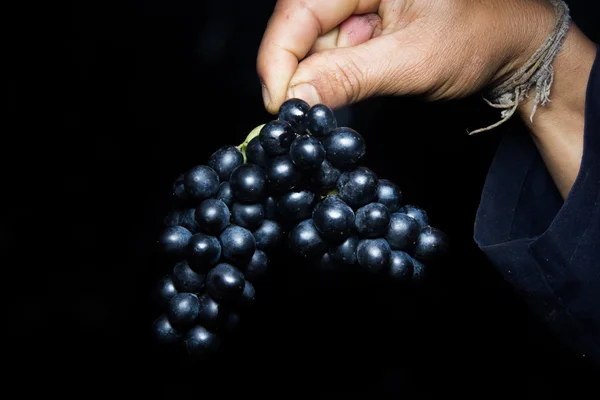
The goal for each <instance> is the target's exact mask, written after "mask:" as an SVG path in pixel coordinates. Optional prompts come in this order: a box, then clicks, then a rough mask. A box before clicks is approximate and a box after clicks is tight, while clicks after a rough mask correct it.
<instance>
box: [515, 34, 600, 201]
mask: <svg viewBox="0 0 600 400" xmlns="http://www.w3.org/2000/svg"><path fill="white" fill-rule="evenodd" d="M595 58H596V46H595V45H594V43H593V42H592V41H591V40H589V39H588V38H587V37H586V36H585V35H584V34H583V32H581V31H580V30H579V28H578V27H577V26H576V25H575V24H573V23H572V24H571V27H570V29H569V32H568V33H567V36H566V38H565V41H564V43H563V46H562V48H561V50H560V51H559V52H558V54H557V56H556V58H555V59H554V62H553V63H552V66H553V68H554V80H553V83H552V86H551V88H550V89H551V92H550V96H549V97H550V101H551V102H550V103H547V104H546V105H545V106H541V105H540V106H539V107H538V108H537V109H536V112H535V115H534V117H533V118H531V113H532V111H533V98H534V97H535V96H534V94H530V96H529V98H526V99H525V100H524V101H522V102H521V103H520V104H519V107H518V108H517V113H518V114H519V116H520V117H521V118H522V120H523V121H524V122H525V124H526V125H527V127H528V128H529V131H530V132H531V135H532V137H533V139H534V142H535V143H536V146H537V147H538V150H539V152H540V154H541V156H542V158H543V159H544V161H545V163H546V165H547V167H548V170H549V172H550V174H551V175H552V177H553V179H554V181H555V183H556V185H557V188H558V190H559V191H560V193H561V195H562V196H563V198H566V196H567V195H568V193H569V191H570V190H571V187H572V186H573V183H574V182H575V179H576V177H577V175H578V173H579V167H580V164H581V158H582V154H583V134H584V122H585V105H586V91H587V85H588V80H589V76H590V72H591V69H592V65H593V63H594V60H595Z"/></svg>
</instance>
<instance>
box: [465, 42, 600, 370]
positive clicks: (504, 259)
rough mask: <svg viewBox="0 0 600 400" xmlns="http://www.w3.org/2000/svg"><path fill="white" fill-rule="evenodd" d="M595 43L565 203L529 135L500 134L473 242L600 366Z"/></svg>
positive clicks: (599, 63) (599, 59)
mask: <svg viewBox="0 0 600 400" xmlns="http://www.w3.org/2000/svg"><path fill="white" fill-rule="evenodd" d="M599 52H600V47H598V48H597V53H596V60H595V62H594V66H593V67H592V72H591V75H590V77H589V81H588V87H587V94H586V110H585V130H584V149H583V158H582V162H581V167H580V171H579V174H578V176H577V179H576V180H575V184H574V185H573V188H572V189H571V191H570V193H569V195H568V196H567V199H566V200H565V201H564V202H563V200H562V198H561V196H560V194H559V192H558V190H557V189H556V186H555V185H554V182H553V181H552V178H551V176H550V174H549V172H548V170H547V169H546V167H545V165H544V162H543V160H542V158H541V156H540V155H539V153H538V151H537V149H536V146H535V144H534V143H533V141H532V139H531V137H530V135H529V134H527V133H525V132H512V133H510V134H508V135H507V136H506V137H504V138H503V141H502V142H501V144H500V146H499V148H498V151H497V153H496V156H495V158H494V161H493V162H492V165H491V167H490V170H489V172H488V176H487V178H486V182H485V185H484V189H483V192H482V196H481V202H480V205H479V209H478V211H477V216H476V221H475V241H476V242H477V244H478V245H479V247H480V248H481V250H482V251H483V252H484V253H485V254H486V255H487V256H488V258H489V259H490V261H491V262H492V263H493V264H494V265H495V266H496V267H497V268H498V269H499V270H500V271H501V272H502V273H503V275H504V278H505V279H506V280H507V281H508V282H510V283H511V284H512V285H513V286H514V287H515V289H516V290H517V292H519V293H520V294H521V295H523V296H524V297H525V298H526V300H528V303H529V304H530V305H531V307H532V308H533V309H534V311H536V312H537V314H538V315H540V316H541V317H542V318H543V319H544V321H545V322H546V323H547V324H548V325H549V326H550V327H551V328H552V329H553V330H554V331H555V332H557V333H558V334H559V335H560V336H561V337H562V338H563V339H564V340H565V342H567V343H568V344H570V345H571V346H572V347H573V348H574V349H575V350H576V351H578V352H579V353H580V354H581V356H582V357H586V358H589V359H591V360H592V361H593V362H594V363H596V364H597V365H600V56H599V55H598V54H599Z"/></svg>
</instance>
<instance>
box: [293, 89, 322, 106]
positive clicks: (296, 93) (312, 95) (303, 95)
mask: <svg viewBox="0 0 600 400" xmlns="http://www.w3.org/2000/svg"><path fill="white" fill-rule="evenodd" d="M291 98H296V99H302V100H304V101H306V102H307V103H308V104H310V105H311V106H314V105H315V104H319V103H320V101H321V99H320V98H319V93H318V92H317V89H316V88H315V87H314V86H313V85H311V84H310V83H301V84H299V85H296V86H293V87H291V88H290V90H288V99H291Z"/></svg>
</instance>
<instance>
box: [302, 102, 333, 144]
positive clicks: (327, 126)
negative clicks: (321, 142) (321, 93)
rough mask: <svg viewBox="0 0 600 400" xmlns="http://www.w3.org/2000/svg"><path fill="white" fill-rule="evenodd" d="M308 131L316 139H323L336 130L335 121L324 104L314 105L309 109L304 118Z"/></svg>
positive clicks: (329, 109) (330, 111) (331, 112)
mask: <svg viewBox="0 0 600 400" xmlns="http://www.w3.org/2000/svg"><path fill="white" fill-rule="evenodd" d="M306 120H307V123H308V131H309V132H310V133H311V134H312V135H314V136H315V137H316V138H319V139H323V138H325V137H326V136H327V135H329V134H330V133H331V131H332V130H334V129H335V128H337V120H336V118H335V114H334V113H333V111H332V110H331V108H329V107H327V106H326V105H324V104H316V105H314V106H312V107H311V108H310V110H309V111H308V115H307V116H306Z"/></svg>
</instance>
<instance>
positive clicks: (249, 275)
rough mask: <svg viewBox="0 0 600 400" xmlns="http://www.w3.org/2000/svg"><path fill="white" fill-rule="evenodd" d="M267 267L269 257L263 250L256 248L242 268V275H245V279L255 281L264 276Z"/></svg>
mask: <svg viewBox="0 0 600 400" xmlns="http://www.w3.org/2000/svg"><path fill="white" fill-rule="evenodd" d="M268 268H269V257H267V255H266V254H265V252H264V251H261V250H256V251H255V252H254V255H253V256H252V259H251V260H250V262H249V263H248V265H246V268H245V269H244V276H245V277H246V280H248V281H251V282H255V281H256V280H258V279H260V278H261V277H262V276H264V274H265V273H266V272H267V269H268Z"/></svg>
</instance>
